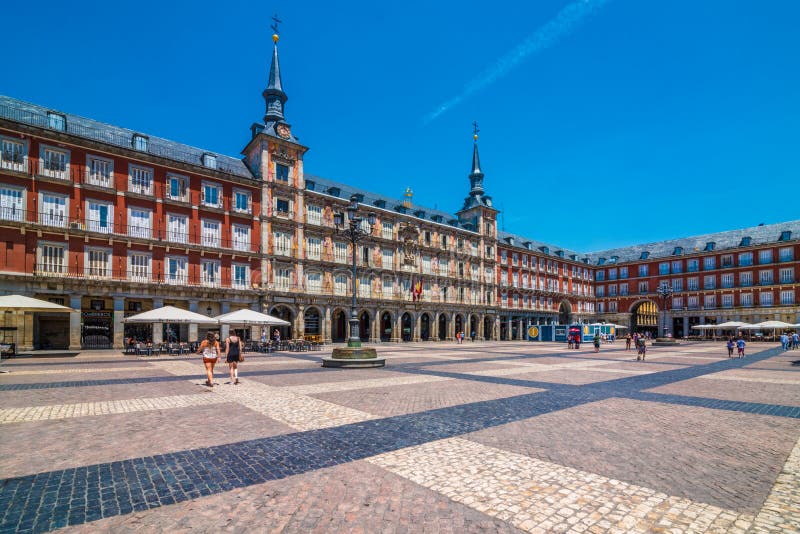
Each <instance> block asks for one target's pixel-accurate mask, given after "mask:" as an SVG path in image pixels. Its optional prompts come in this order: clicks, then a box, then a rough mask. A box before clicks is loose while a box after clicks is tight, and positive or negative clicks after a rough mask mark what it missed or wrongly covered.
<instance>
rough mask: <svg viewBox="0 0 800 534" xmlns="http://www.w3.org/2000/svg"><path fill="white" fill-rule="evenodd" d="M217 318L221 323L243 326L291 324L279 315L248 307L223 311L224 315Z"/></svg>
mask: <svg viewBox="0 0 800 534" xmlns="http://www.w3.org/2000/svg"><path fill="white" fill-rule="evenodd" d="M215 319H216V320H217V321H218V322H219V324H228V325H243V326H248V325H262V326H265V325H269V326H289V325H290V324H291V323H290V322H289V321H284V320H283V319H278V318H277V317H273V316H272V315H269V314H266V313H261V312H257V311H254V310H248V309H244V310H236V311H232V312H229V313H223V314H222V315H218V316H216V317H215Z"/></svg>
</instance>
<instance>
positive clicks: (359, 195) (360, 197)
mask: <svg viewBox="0 0 800 534" xmlns="http://www.w3.org/2000/svg"><path fill="white" fill-rule="evenodd" d="M352 198H353V199H355V201H356V202H364V195H363V194H362V193H353V196H352Z"/></svg>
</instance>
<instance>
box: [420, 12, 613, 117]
mask: <svg viewBox="0 0 800 534" xmlns="http://www.w3.org/2000/svg"><path fill="white" fill-rule="evenodd" d="M607 2H608V0H577V1H576V2H572V3H571V4H569V5H567V6H565V7H564V8H562V9H561V11H559V12H558V13H557V14H556V16H555V17H553V18H552V19H550V20H549V21H547V22H546V23H545V24H544V26H541V27H539V28H538V29H537V30H536V31H535V32H533V33H532V34H531V35H529V36H528V37H527V38H526V39H525V40H524V41H522V42H521V43H520V44H518V45H517V46H516V47H515V48H514V49H513V50H511V51H510V52H509V53H507V54H506V55H504V56H502V57H501V58H500V59H498V60H497V61H496V62H495V64H494V65H492V66H491V67H490V68H488V69H486V70H485V71H483V72H482V73H481V74H480V76H478V77H476V78H473V79H472V80H470V81H469V82H467V84H466V85H465V86H464V89H462V90H461V92H460V93H459V94H457V95H456V96H454V97H453V98H451V99H450V100H446V101H445V102H444V103H443V104H442V105H440V106H439V107H437V108H436V109H435V110H433V111H432V112H430V113H428V114H427V115H426V116H425V118H424V119H423V122H424V123H425V124H427V123H429V122H431V121H432V120H434V119H435V118H436V117H438V116H439V115H441V114H442V113H444V112H445V111H447V110H448V109H450V108H452V107H453V106H455V105H456V104H458V103H460V102H461V101H462V100H464V99H465V98H467V97H468V96H470V95H472V94H473V93H476V92H478V91H480V90H481V89H483V88H484V87H486V86H488V85H490V84H492V83H494V82H495V81H496V80H497V79H498V78H500V77H502V76H504V75H506V74H508V72H509V71H510V70H511V69H513V68H514V67H516V66H517V65H519V64H520V63H522V61H523V60H525V59H526V58H527V57H528V56H530V55H531V54H535V53H537V52H541V51H542V50H544V49H546V48H548V47H550V46H552V45H554V44H555V43H556V42H558V40H559V39H561V38H562V37H564V36H566V35H568V34H569V33H570V32H572V31H573V30H574V29H575V28H577V27H578V26H579V25H580V24H581V22H583V21H584V20H585V19H586V18H587V17H589V16H590V15H592V14H594V13H595V12H596V11H597V10H598V9H600V8H601V7H603V5H604V4H605V3H607Z"/></svg>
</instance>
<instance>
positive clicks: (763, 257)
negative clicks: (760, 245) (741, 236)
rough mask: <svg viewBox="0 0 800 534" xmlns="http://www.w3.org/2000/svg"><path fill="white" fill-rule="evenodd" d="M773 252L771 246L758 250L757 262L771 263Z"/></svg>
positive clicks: (760, 263) (761, 263)
mask: <svg viewBox="0 0 800 534" xmlns="http://www.w3.org/2000/svg"><path fill="white" fill-rule="evenodd" d="M772 259H773V254H772V249H771V248H765V249H762V250H759V251H758V264H759V265H767V264H770V263H772V261H773V260H772Z"/></svg>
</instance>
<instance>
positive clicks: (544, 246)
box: [497, 231, 586, 263]
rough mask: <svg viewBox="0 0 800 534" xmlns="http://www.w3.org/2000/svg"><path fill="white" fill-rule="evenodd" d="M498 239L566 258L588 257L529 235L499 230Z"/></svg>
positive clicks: (505, 243) (505, 242)
mask: <svg viewBox="0 0 800 534" xmlns="http://www.w3.org/2000/svg"><path fill="white" fill-rule="evenodd" d="M497 239H498V241H500V242H502V243H503V244H504V245H511V246H513V247H516V248H520V249H523V250H531V251H533V252H542V253H545V254H547V255H550V256H555V257H557V258H564V259H566V260H572V261H578V262H581V263H583V259H584V258H585V257H586V254H581V253H580V252H575V251H574V250H569V249H566V248H563V247H559V246H557V245H551V244H549V243H543V242H542V241H537V240H535V239H531V238H529V237H523V236H521V235H518V234H511V233H509V232H503V231H498V232H497ZM526 243H530V248H528V246H527V245H526Z"/></svg>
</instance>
